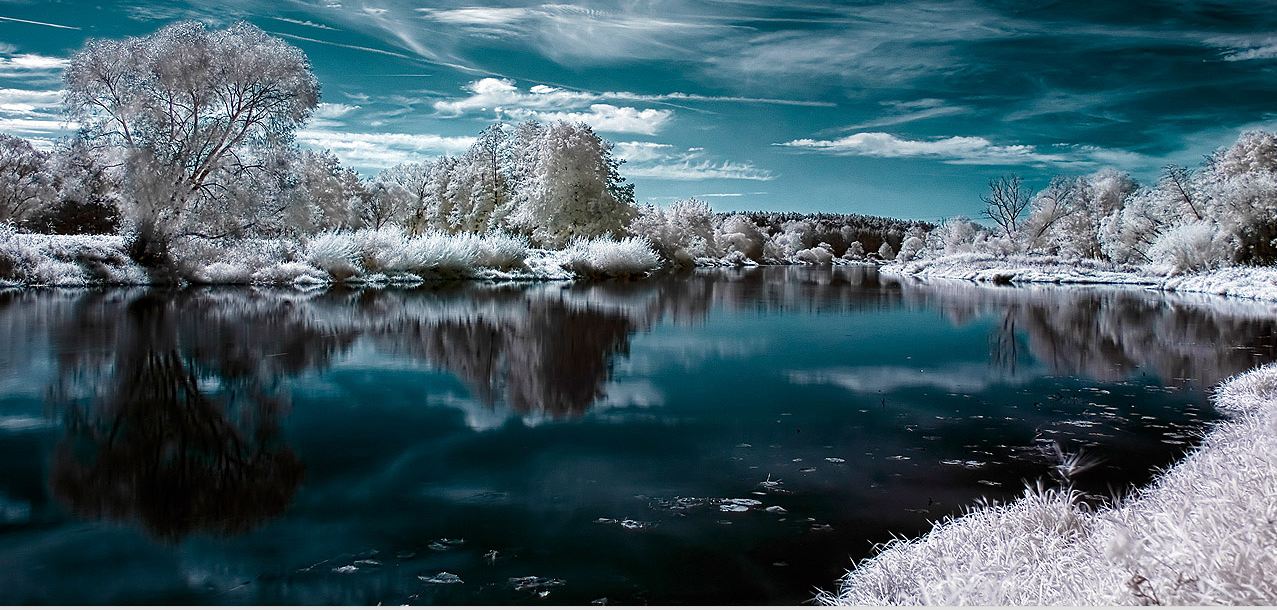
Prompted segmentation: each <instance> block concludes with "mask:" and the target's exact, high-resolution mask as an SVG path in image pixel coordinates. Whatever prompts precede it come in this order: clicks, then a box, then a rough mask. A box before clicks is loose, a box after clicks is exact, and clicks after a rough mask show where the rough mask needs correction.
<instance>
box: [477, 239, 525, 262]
mask: <svg viewBox="0 0 1277 610" xmlns="http://www.w3.org/2000/svg"><path fill="white" fill-rule="evenodd" d="M527 258H528V240H527V239H526V238H524V237H519V236H512V235H506V234H504V233H497V234H495V235H486V236H484V237H483V238H482V239H480V240H479V255H478V260H477V264H478V265H479V266H480V267H487V268H489V269H501V270H507V269H514V268H516V267H521V266H523V263H524V261H525V260H527Z"/></svg>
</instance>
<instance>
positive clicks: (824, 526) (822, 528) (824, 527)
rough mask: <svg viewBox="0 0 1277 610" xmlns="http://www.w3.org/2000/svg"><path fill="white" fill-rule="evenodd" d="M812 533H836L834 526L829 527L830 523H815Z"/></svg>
mask: <svg viewBox="0 0 1277 610" xmlns="http://www.w3.org/2000/svg"><path fill="white" fill-rule="evenodd" d="M811 531H813V532H820V533H826V532H832V531H834V526H832V525H829V524H828V523H813V524H812V525H811Z"/></svg>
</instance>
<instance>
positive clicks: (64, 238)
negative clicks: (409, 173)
mask: <svg viewBox="0 0 1277 610" xmlns="http://www.w3.org/2000/svg"><path fill="white" fill-rule="evenodd" d="M172 259H173V263H172V264H170V265H168V266H167V267H166V268H164V269H160V270H155V269H146V268H144V267H142V266H141V265H139V264H138V263H137V262H135V261H134V260H133V259H132V258H131V257H130V256H129V255H128V246H127V243H126V241H125V238H123V237H121V236H118V235H39V234H25V233H14V232H11V231H5V230H3V228H0V287H4V286H8V287H18V286H130V285H152V284H172V283H175V282H186V283H193V284H210V285H271V286H323V285H329V284H352V285H369V286H385V285H395V286H405V285H406V286H411V285H415V284H420V283H422V282H426V281H430V280H487V281H524V280H571V279H580V278H589V277H630V276H640V275H644V274H647V273H649V272H651V271H653V270H655V269H658V268H659V267H660V266H661V261H660V259H659V258H658V257H657V255H656V253H655V252H653V251H652V248H651V247H650V246H649V245H648V244H647V242H645V241H642V240H638V239H633V238H627V239H620V240H613V239H607V238H598V239H593V240H582V241H577V242H574V243H571V244H569V245H568V246H567V247H565V248H563V249H560V250H547V249H541V248H532V247H530V246H529V245H528V243H527V241H526V240H523V239H521V238H517V237H510V236H505V235H487V236H477V235H470V234H461V235H444V234H426V235H420V236H406V235H404V234H403V233H402V232H401V231H399V230H397V229H385V230H380V231H372V230H360V231H354V232H345V233H325V234H320V235H318V236H315V237H313V238H310V239H307V240H305V241H291V240H281V239H241V240H222V241H216V242H209V241H196V240H191V241H187V242H179V243H178V244H177V245H175V246H174V248H173V254H172Z"/></svg>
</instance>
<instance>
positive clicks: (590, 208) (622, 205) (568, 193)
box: [516, 121, 637, 247]
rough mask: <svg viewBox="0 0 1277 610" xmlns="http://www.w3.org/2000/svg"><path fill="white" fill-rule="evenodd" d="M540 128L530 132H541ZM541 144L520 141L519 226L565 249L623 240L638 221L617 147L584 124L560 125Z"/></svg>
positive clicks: (547, 130) (547, 129) (546, 131)
mask: <svg viewBox="0 0 1277 610" xmlns="http://www.w3.org/2000/svg"><path fill="white" fill-rule="evenodd" d="M537 130H538V128H536V127H532V128H529V131H537ZM539 131H541V137H540V138H534V139H524V138H520V142H519V143H520V145H522V146H525V147H526V148H524V149H522V150H520V151H518V157H519V158H518V160H517V161H516V162H517V163H518V164H520V165H521V167H520V168H519V171H518V175H519V178H520V183H519V184H518V206H519V209H518V211H517V224H518V225H519V226H521V227H522V228H523V229H524V230H526V231H527V232H528V233H529V234H530V235H531V236H532V239H533V240H535V241H536V242H538V243H541V244H543V245H546V246H552V247H561V246H564V245H566V244H568V243H569V242H571V241H572V240H574V239H578V238H590V237H598V236H605V235H607V236H613V237H620V236H623V235H624V234H625V232H626V228H627V227H628V226H629V224H630V221H631V220H633V218H634V217H635V216H636V215H637V209H636V208H635V206H634V186H633V185H632V184H629V183H627V182H626V181H625V179H624V178H622V177H621V175H620V172H619V169H620V165H621V163H622V161H621V160H620V159H618V158H616V157H615V156H614V155H613V154H612V144H611V143H610V142H607V141H606V140H603V139H602V138H600V137H599V136H598V135H596V134H595V133H594V130H592V129H590V127H589V126H588V125H586V124H584V123H567V122H562V121H556V122H553V123H549V124H547V125H545V126H543V127H541V128H540V129H539Z"/></svg>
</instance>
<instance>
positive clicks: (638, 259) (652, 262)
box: [564, 237, 661, 277]
mask: <svg viewBox="0 0 1277 610" xmlns="http://www.w3.org/2000/svg"><path fill="white" fill-rule="evenodd" d="M564 252H565V256H566V261H567V262H566V264H565V265H564V267H565V268H567V269H570V270H572V271H573V272H575V273H577V274H578V275H582V276H587V277H631V276H640V275H645V274H647V273H648V272H651V271H654V270H656V269H657V268H659V267H660V266H661V259H660V257H659V256H657V254H656V251H654V250H653V249H652V246H651V244H649V243H647V240H645V239H640V238H637V237H626V238H622V239H619V240H614V239H610V238H607V237H597V238H594V239H577V240H576V241H574V242H572V243H571V244H569V245H568V247H567V248H566V249H565V251H564Z"/></svg>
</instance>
